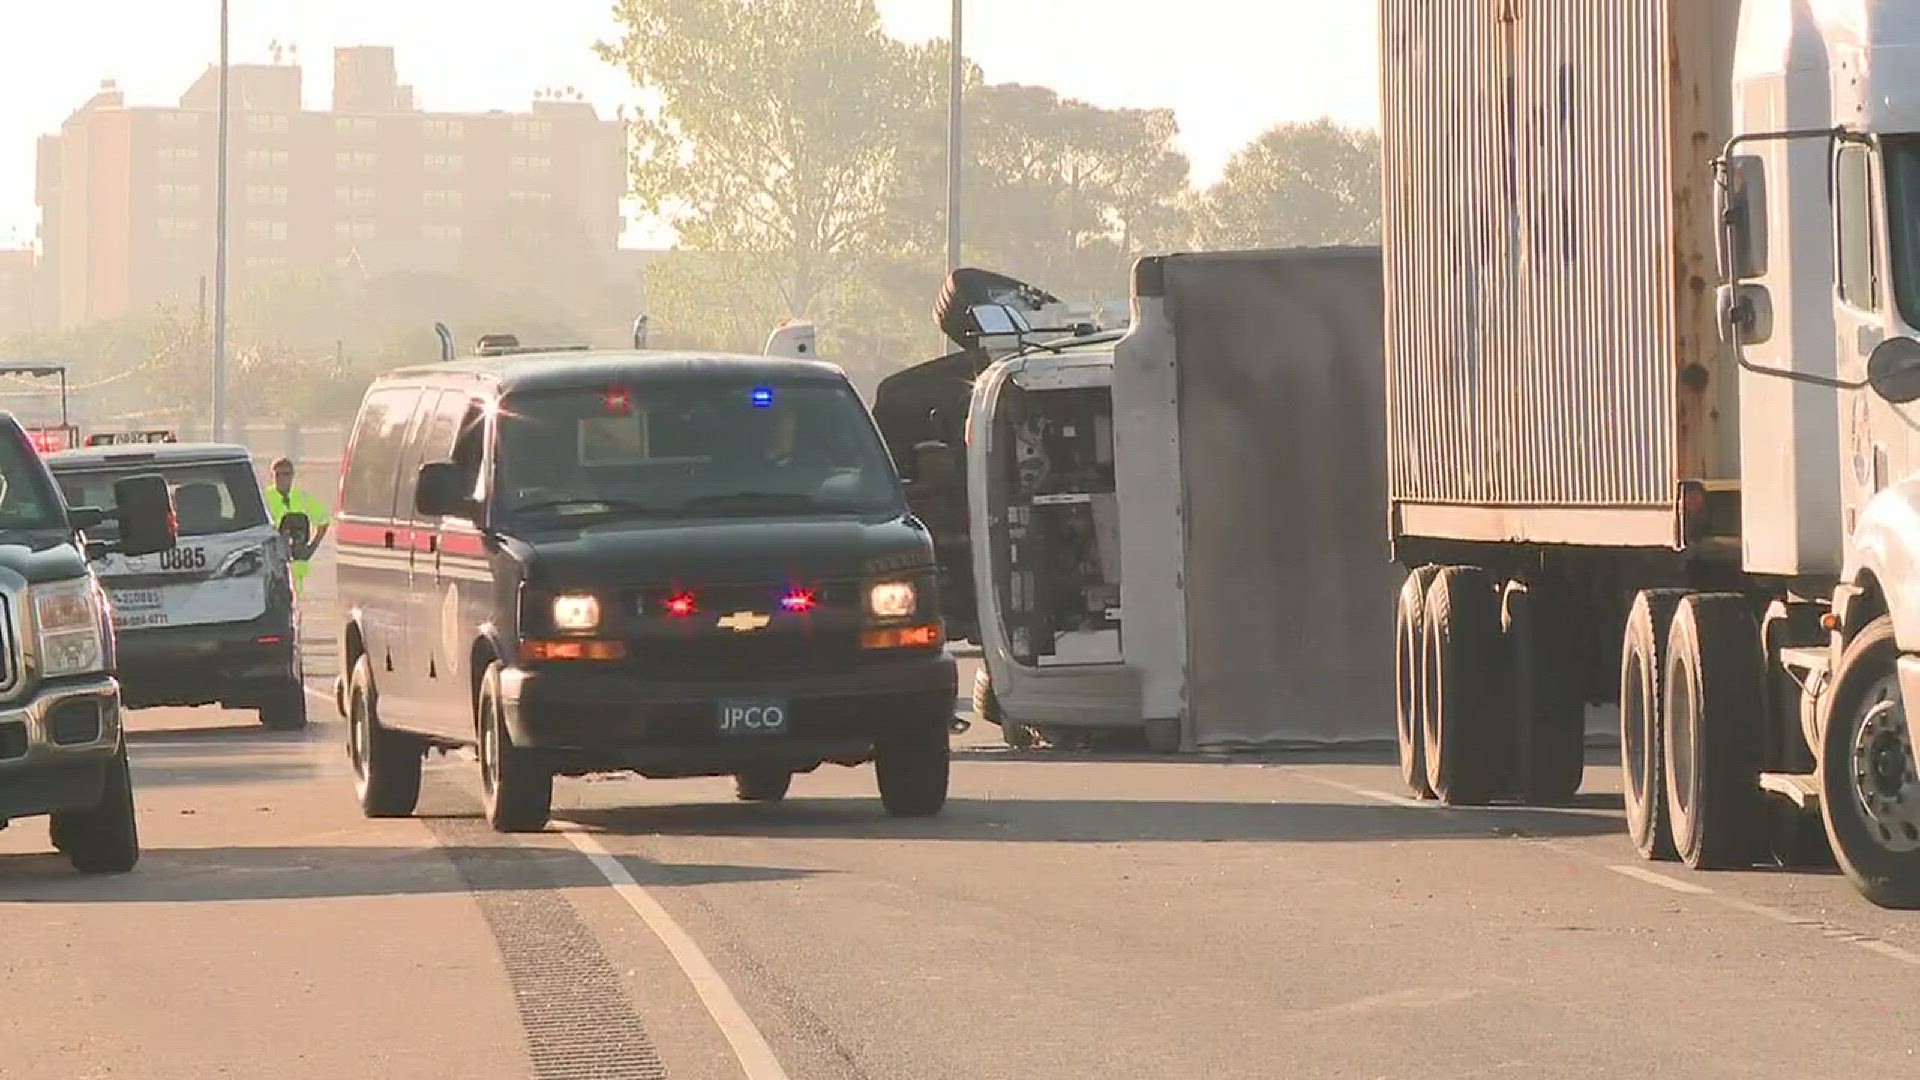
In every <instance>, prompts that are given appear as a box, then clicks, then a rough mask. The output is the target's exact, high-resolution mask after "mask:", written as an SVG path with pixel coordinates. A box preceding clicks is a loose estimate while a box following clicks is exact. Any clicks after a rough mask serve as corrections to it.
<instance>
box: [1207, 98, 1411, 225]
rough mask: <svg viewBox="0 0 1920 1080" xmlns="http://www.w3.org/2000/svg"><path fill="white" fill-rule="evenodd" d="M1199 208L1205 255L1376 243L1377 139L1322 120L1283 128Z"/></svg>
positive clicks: (1249, 150) (1244, 157)
mask: <svg viewBox="0 0 1920 1080" xmlns="http://www.w3.org/2000/svg"><path fill="white" fill-rule="evenodd" d="M1197 202H1198V213H1197V214H1196V217H1197V219H1198V220H1197V222H1196V229H1195V232H1196V236H1197V238H1198V239H1199V241H1200V243H1201V245H1202V246H1205V247H1210V248H1263V247H1292V246H1308V245H1322V244H1371V243H1378V242H1379V239H1380V136H1379V135H1378V134H1376V133H1374V132H1372V131H1366V130H1360V129H1355V128H1346V127H1342V126H1340V125H1338V124H1336V123H1334V122H1333V121H1332V120H1324V119H1323V120H1316V121H1314V122H1312V123H1306V124H1281V125H1279V126H1278V127H1274V128H1270V129H1269V130H1268V131H1267V132H1266V133H1264V134H1262V135H1261V136H1260V137H1259V138H1257V139H1255V140H1254V141H1253V142H1252V143H1250V144H1248V145H1247V146H1246V147H1245V148H1243V149H1242V150H1240V151H1239V152H1238V153H1236V154H1234V156H1233V157H1232V159H1231V160H1229V161H1228V162H1227V167H1226V170H1225V171H1224V173H1223V174H1222V176H1221V178H1220V182H1219V183H1217V184H1215V185H1214V186H1213V187H1212V188H1210V189H1208V190H1207V191H1206V192H1205V193H1204V194H1203V195H1201V196H1200V197H1199V198H1198V200H1197Z"/></svg>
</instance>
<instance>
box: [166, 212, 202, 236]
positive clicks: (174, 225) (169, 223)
mask: <svg viewBox="0 0 1920 1080" xmlns="http://www.w3.org/2000/svg"><path fill="white" fill-rule="evenodd" d="M160 235H161V236H162V237H164V238H165V239H168V240H188V239H193V238H196V237H198V236H199V235H200V220H199V219H198V218H178V217H164V218H161V219H160Z"/></svg>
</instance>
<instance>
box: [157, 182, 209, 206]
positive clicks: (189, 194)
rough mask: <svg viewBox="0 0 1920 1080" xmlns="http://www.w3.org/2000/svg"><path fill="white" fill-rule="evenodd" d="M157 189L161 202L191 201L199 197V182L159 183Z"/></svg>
mask: <svg viewBox="0 0 1920 1080" xmlns="http://www.w3.org/2000/svg"><path fill="white" fill-rule="evenodd" d="M157 190H158V192H159V195H160V201H161V202H192V201H194V200H195V199H198V198H199V197H200V185H199V184H161V185H160V186H159V188H158V189H157Z"/></svg>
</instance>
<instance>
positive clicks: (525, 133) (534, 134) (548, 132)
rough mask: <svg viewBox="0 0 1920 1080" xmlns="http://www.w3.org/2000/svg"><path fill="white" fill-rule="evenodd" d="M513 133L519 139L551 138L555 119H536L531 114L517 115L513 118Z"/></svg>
mask: <svg viewBox="0 0 1920 1080" xmlns="http://www.w3.org/2000/svg"><path fill="white" fill-rule="evenodd" d="M513 134H514V137H515V138H519V139H535V140H539V139H551V138H552V137H553V121H551V120H535V119H534V118H533V117H531V116H516V117H514V118H513Z"/></svg>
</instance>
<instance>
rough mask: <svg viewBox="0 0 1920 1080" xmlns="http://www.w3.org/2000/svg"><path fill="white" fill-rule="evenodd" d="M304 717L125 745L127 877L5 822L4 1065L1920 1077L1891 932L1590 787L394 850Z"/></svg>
mask: <svg viewBox="0 0 1920 1080" xmlns="http://www.w3.org/2000/svg"><path fill="white" fill-rule="evenodd" d="M314 585H315V587H316V591H318V592H322V593H324V591H325V589H326V588H327V582H326V578H325V575H324V572H322V573H317V574H316V576H315V579H314ZM321 606H322V605H320V604H315V605H312V607H311V609H310V612H309V616H310V619H311V618H313V616H314V613H315V612H317V611H318V610H319V609H320V608H321ZM311 625H312V623H311V622H310V626H311ZM313 636H314V638H315V639H316V644H317V643H318V639H319V638H320V637H321V636H322V635H320V634H319V633H318V631H317V630H316V632H315V633H314V635H313ZM312 661H313V662H312V665H311V667H312V670H313V672H314V674H315V676H316V677H315V680H314V683H315V685H316V686H319V685H322V684H323V683H324V680H325V677H326V676H327V675H330V674H331V669H330V667H329V666H328V660H327V658H326V657H325V656H324V655H323V654H322V653H321V652H319V651H318V650H317V649H316V651H315V652H314V654H313V657H312ZM969 674H970V673H969ZM314 716H315V718H316V719H317V720H318V721H319V722H318V723H316V724H315V725H314V726H313V727H312V728H311V729H310V730H309V731H308V732H306V733H304V734H300V735H276V734H270V733H267V732H265V731H263V730H261V729H259V728H258V727H257V725H255V724H254V722H253V719H252V717H251V716H246V715H240V714H231V713H222V712H219V711H217V710H153V711H149V712H143V713H138V714H135V715H134V718H133V722H132V723H133V731H134V735H133V754H134V762H135V773H136V782H137V784H138V785H139V786H138V796H139V800H140V825H141V829H142V832H143V836H144V839H145V842H146V844H147V852H146V857H145V859H144V861H143V862H142V863H141V865H140V867H139V868H138V869H137V870H136V871H135V872H134V873H132V874H129V875H126V876H123V877H118V878H107V879H83V878H80V877H78V876H76V875H74V874H73V873H72V872H71V871H70V870H68V869H67V867H66V864H65V863H64V861H62V860H60V859H58V858H56V857H55V856H53V855H51V854H48V853H46V852H45V850H44V849H45V848H46V834H45V828H44V826H43V825H42V824H41V823H40V822H37V821H31V822H20V823H18V824H16V825H15V827H13V828H11V829H9V830H7V831H5V832H0V1076H3V1077H6V1078H7V1080H16V1078H17V1080H30V1078H31V1080H39V1078H47V1080H78V1078H85V1077H138V1078H153V1080H172V1078H181V1080H185V1078H194V1080H201V1078H206V1077H225V1076H231V1077H267V1076H271V1077H274V1078H276V1080H293V1078H304V1077H314V1078H327V1080H332V1078H337V1077H347V1076H378V1077H382V1078H393V1080H413V1078H424V1077H449V1078H451V1077H462V1078H475V1077H487V1078H491V1077H539V1078H556V1080H557V1078H571V1077H609V1078H619V1077H662V1076H665V1077H672V1078H675V1080H689V1078H739V1077H749V1078H751V1080H771V1078H779V1077H791V1078H795V1080H798V1078H823V1080H826V1078H866V1080H918V1078H948V1077H951V1078H969V1080H971V1078H982V1077H987V1078H1000V1077H1007V1078H1013V1077H1036V1078H1056V1077H1058V1078H1067V1077H1073V1078H1079V1077H1089V1078H1091V1077H1107V1076H1112V1075H1139V1076H1154V1077H1182V1078H1184V1077H1200V1076H1204V1077H1209V1078H1227V1077H1261V1078H1268V1077H1355V1078H1374V1077H1393V1078H1399V1077H1409V1078H1412V1077H1419V1078H1422V1080H1431V1078H1450V1077H1461V1078H1467V1077H1476V1078H1477V1077H1487V1076H1499V1075H1511V1076H1516V1077H1529V1078H1531V1077H1615V1076H1635V1077H1676V1078H1687V1080H1696V1078H1709V1077H1729V1078H1731V1077H1741V1078H1745V1077H1752V1076H1756V1075H1760V1074H1762V1073H1774V1072H1776V1071H1777V1072H1778V1073H1779V1074H1781V1075H1788V1074H1791V1075H1795V1076H1799V1077H1855V1076H1861V1075H1904V1074H1911V1073H1912V1072H1914V1071H1915V1070H1916V1069H1920V1059H1916V1055H1915V1050H1916V1048H1917V1047H1920V1030H1916V1020H1915V1018H1916V1017H1920V916H1914V915H1901V914H1897V913H1891V912H1884V911H1880V910H1878V909H1875V908H1873V907H1871V906H1869V905H1867V904H1865V903H1864V902H1863V901H1860V900H1859V899H1858V898H1857V897H1855V895H1854V894H1853V892H1852V891H1851V889H1849V888H1848V886H1847V885H1846V883H1845V882H1844V881H1843V880H1841V879H1840V878H1838V877H1837V876H1833V875H1831V874H1824V875H1823V874H1807V873H1785V872H1762V871H1754V872H1744V873H1721V874H1713V875H1695V874H1689V873H1687V872H1686V871H1684V870H1681V869H1678V868H1675V867H1670V866H1655V865H1652V864H1644V863H1640V862H1638V861H1636V860H1635V859H1634V857H1633V855H1632V852H1631V850H1630V848H1629V847H1628V845H1627V843H1626V841H1625V839H1624V838H1623V837H1622V835H1621V828H1620V823H1619V796H1618V783H1617V777H1616V775H1615V772H1616V770H1615V769H1614V768H1611V767H1609V763H1608V762H1607V761H1605V760H1604V757H1602V756H1596V757H1595V758H1594V759H1593V761H1592V763H1591V767H1590V768H1589V770H1588V775H1587V788H1586V791H1587V794H1585V795H1583V796H1582V798H1581V801H1580V804H1579V805H1578V806H1575V807H1571V808H1567V809H1559V810H1521V809H1493V810H1481V811H1447V810H1439V809H1434V808H1431V807H1423V806H1418V805H1415V804H1411V803H1409V802H1408V801H1406V800H1404V799H1402V798H1400V797H1398V796H1397V795H1396V794H1395V792H1396V790H1397V786H1398V780H1397V776H1396V774H1395V770H1394V769H1393V768H1392V766H1391V764H1390V763H1389V761H1388V759H1387V757H1386V755H1385V754H1384V753H1373V752H1366V753H1354V754H1347V755H1337V756H1335V755H1325V756H1295V757H1291V758H1281V759H1271V760H1260V761H1241V762H1214V761H1193V760H1188V761H1178V760H1172V759H1156V758H1153V757H1151V756H1148V755H1145V754H1117V753H1116V754H1086V753H1078V754H1067V753H1053V752H1045V751H1041V752H1034V753H1027V754H1016V753H1013V752H1010V751H1008V750H1006V749H1005V748H1004V747H1003V746H1001V745H1000V743H999V741H998V739H997V732H996V731H995V729H992V728H986V729H976V730H975V731H973V732H970V733H968V734H967V735H965V736H963V737H961V738H960V739H959V740H958V742H959V750H958V754H957V757H958V761H957V763H956V766H955V772H954V786H953V800H952V802H951V803H950V804H949V808H948V811H947V812H946V814H944V815H943V816H941V817H939V818H937V819H933V820H929V821H919V822H895V821H891V820H889V819H887V818H886V817H885V816H884V815H883V814H882V813H881V811H880V808H879V805H878V802H877V800H876V799H875V797H874V792H873V780H872V772H871V770H870V769H862V770H844V769H829V770H825V771H822V772H820V773H817V774H815V775H812V776H806V777H801V778H799V779H798V780H797V781H796V783H795V785H794V791H793V795H792V797H791V798H790V799H789V800H788V801H787V802H786V803H784V804H781V805H771V806H769V805H745V804H740V803H736V802H735V801H734V800H733V798H732V791H731V786H730V784H728V783H726V782H722V781H711V782H709V781H679V782H648V781H641V780H628V779H606V780H597V781H562V782H561V783H560V785H559V787H558V794H557V800H556V802H557V806H558V807H559V810H558V819H559V823H558V824H557V826H556V827H555V828H554V829H552V830H550V831H548V832H546V833H543V834H540V835H537V836H528V837H501V836H496V835H494V834H492V833H490V832H489V831H487V830H486V828H485V826H484V825H483V824H481V823H480V822H478V821H477V820H476V818H475V813H476V810H477V784H476V780H475V767H474V765H473V763H472V762H471V761H469V760H464V759H462V758H460V757H447V758H443V759H435V761H434V762H433V763H432V764H431V765H430V778H429V782H428V786H427V794H426V796H425V798H424V799H423V801H422V813H421V815H420V816H419V817H418V818H417V819H415V820H410V821H384V822H370V821H366V820H363V819H362V818H361V817H360V816H359V814H358V812H357V811H356V810H355V808H354V806H353V803H352V798H351V788H350V783H349V777H348V773H347V767H346V762H345V756H344V751H343V749H342V745H343V742H342V735H341V725H340V723H339V721H338V720H337V719H336V718H334V717H333V716H332V714H331V712H330V709H329V708H328V707H327V706H325V705H323V704H322V703H321V702H320V700H319V699H317V698H316V700H315V702H314Z"/></svg>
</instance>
